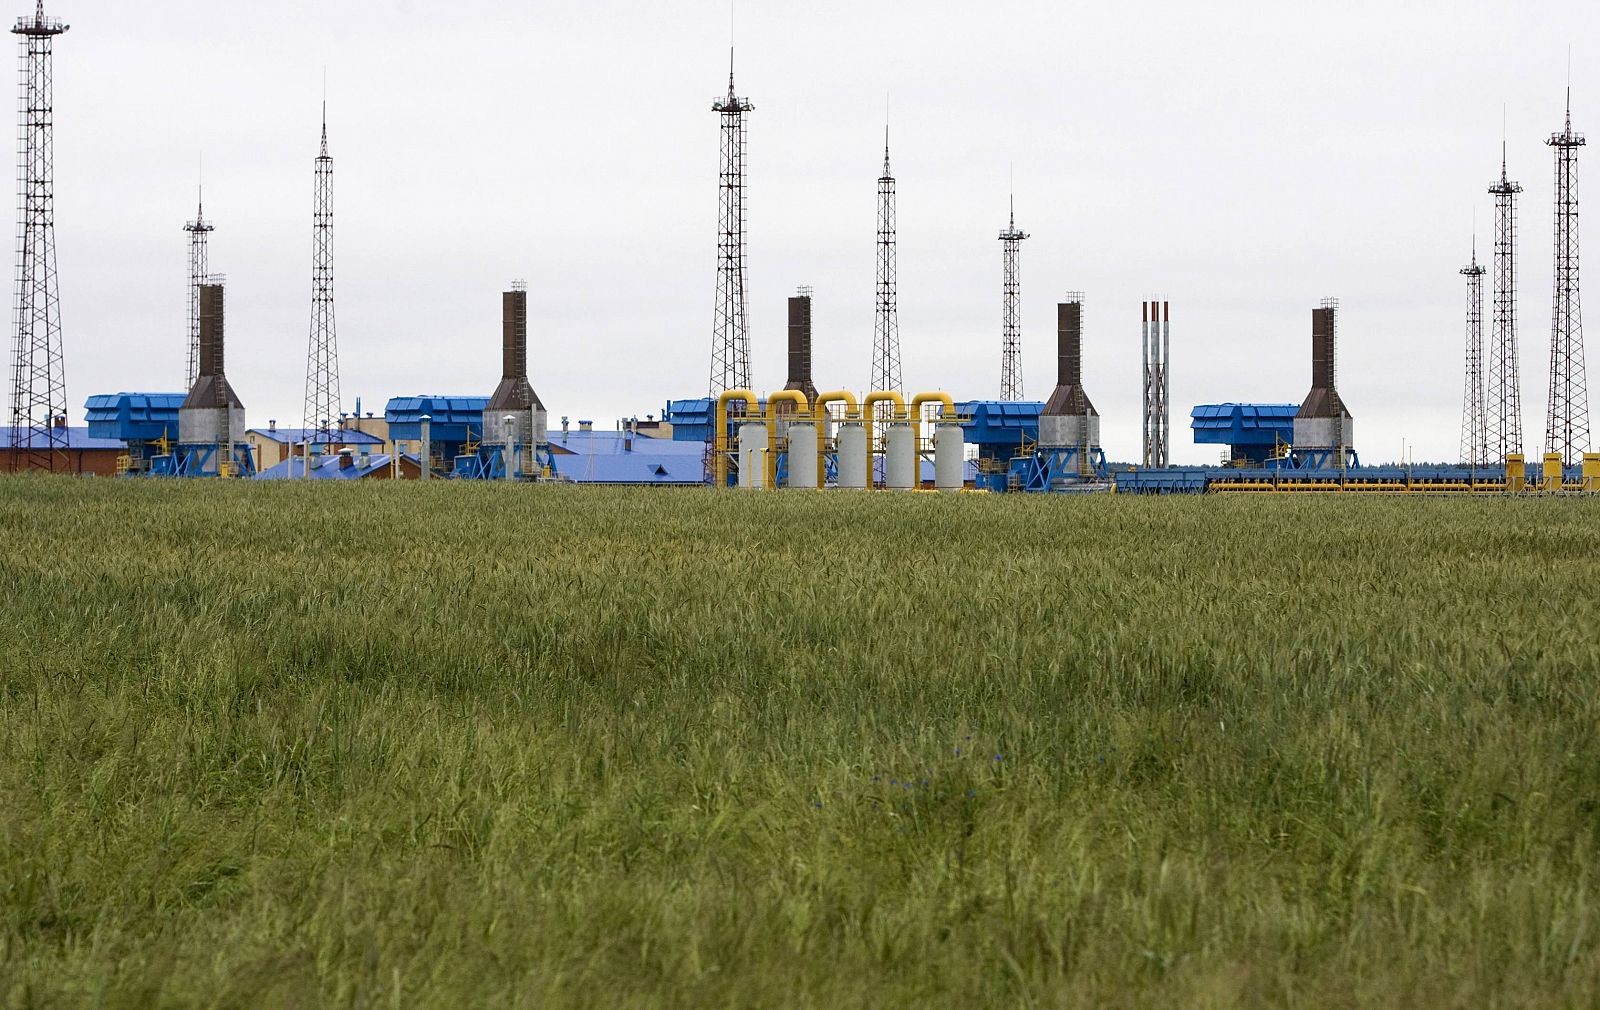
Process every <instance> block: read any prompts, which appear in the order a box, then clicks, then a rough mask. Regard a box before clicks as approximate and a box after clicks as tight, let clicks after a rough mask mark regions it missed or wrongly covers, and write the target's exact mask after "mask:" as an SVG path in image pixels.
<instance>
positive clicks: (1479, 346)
mask: <svg viewBox="0 0 1600 1010" xmlns="http://www.w3.org/2000/svg"><path fill="white" fill-rule="evenodd" d="M1486 273H1488V271H1487V270H1485V269H1484V268H1483V267H1482V266H1481V265H1480V264H1479V263H1478V244H1477V242H1473V244H1472V262H1471V263H1470V264H1468V265H1467V266H1464V267H1462V268H1461V275H1462V276H1463V277H1465V278H1466V279H1467V368H1466V390H1465V392H1464V393H1463V394H1462V398H1461V462H1462V464H1463V465H1465V466H1469V467H1473V468H1477V467H1481V466H1488V465H1489V463H1490V461H1491V459H1492V457H1491V456H1490V454H1489V425H1488V420H1489V418H1488V409H1487V407H1488V405H1487V404H1486V403H1485V402H1484V383H1483V275H1484V274H1486ZM1502 458H1503V457H1502Z"/></svg>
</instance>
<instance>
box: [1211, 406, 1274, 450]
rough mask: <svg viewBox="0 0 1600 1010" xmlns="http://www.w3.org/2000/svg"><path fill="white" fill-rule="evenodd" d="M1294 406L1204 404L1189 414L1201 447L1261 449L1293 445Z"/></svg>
mask: <svg viewBox="0 0 1600 1010" xmlns="http://www.w3.org/2000/svg"><path fill="white" fill-rule="evenodd" d="M1299 412H1300V405H1299V404H1297V403H1204V404H1201V405H1199V406H1197V407H1195V408H1194V410H1193V411H1192V412H1191V413H1190V425H1189V426H1190V427H1191V428H1192V429H1193V430H1194V440H1195V442H1196V444H1200V445H1260V446H1271V445H1276V444H1277V443H1278V442H1284V443H1289V442H1292V441H1294V416H1295V415H1296V414H1298V413H1299Z"/></svg>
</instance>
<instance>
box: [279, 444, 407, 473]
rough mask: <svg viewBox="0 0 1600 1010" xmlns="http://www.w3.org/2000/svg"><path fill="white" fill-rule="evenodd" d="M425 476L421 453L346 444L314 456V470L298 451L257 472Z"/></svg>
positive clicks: (312, 458) (312, 460) (312, 459)
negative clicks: (388, 450) (377, 450)
mask: <svg viewBox="0 0 1600 1010" xmlns="http://www.w3.org/2000/svg"><path fill="white" fill-rule="evenodd" d="M420 476H422V463H421V461H420V460H418V459H417V457H415V456H412V455H408V454H405V453H401V454H399V455H398V456H397V455H394V454H391V453H385V452H377V453H374V452H362V451H360V450H359V449H353V448H348V447H346V448H342V449H339V450H338V451H336V452H332V453H329V454H327V455H316V454H313V455H312V456H311V470H310V472H309V473H307V472H306V468H305V461H304V460H303V459H302V458H301V457H300V456H299V455H296V456H295V457H294V458H293V459H285V460H284V461H283V462H281V463H279V464H277V465H276V466H272V467H269V468H267V469H265V470H262V471H260V472H259V473H257V474H256V475H255V479H256V480H391V479H396V478H398V479H401V480H416V479H417V478H418V477H420Z"/></svg>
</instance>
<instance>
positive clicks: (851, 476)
mask: <svg viewBox="0 0 1600 1010" xmlns="http://www.w3.org/2000/svg"><path fill="white" fill-rule="evenodd" d="M838 444H839V487H842V488H853V489H858V490H859V489H863V488H865V487H866V486H867V429H866V427H865V426H864V425H863V424H862V423H861V422H860V421H845V422H844V423H842V424H840V425H839V443H838Z"/></svg>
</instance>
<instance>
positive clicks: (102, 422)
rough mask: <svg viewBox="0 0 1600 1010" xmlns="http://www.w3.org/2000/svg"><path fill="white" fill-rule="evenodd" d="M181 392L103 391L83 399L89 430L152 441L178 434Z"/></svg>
mask: <svg viewBox="0 0 1600 1010" xmlns="http://www.w3.org/2000/svg"><path fill="white" fill-rule="evenodd" d="M184 397H185V394H183V393H105V394H101V395H98V396H91V397H89V399H88V400H87V401H86V402H85V403H84V413H85V415H86V416H87V417H88V420H89V434H90V436H91V437H94V438H107V439H116V440H117V441H120V442H153V441H155V440H156V439H158V438H162V437H163V436H165V437H167V438H174V439H175V438H177V437H178V408H179V407H181V406H182V405H183V401H184Z"/></svg>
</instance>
